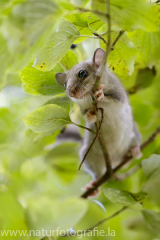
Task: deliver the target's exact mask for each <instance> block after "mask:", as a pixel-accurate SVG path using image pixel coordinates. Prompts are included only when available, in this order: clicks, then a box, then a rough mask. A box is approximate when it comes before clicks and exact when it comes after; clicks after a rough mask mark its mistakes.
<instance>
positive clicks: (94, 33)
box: [92, 32, 108, 45]
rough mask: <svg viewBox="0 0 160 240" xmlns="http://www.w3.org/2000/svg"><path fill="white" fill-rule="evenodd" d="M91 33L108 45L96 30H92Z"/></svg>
mask: <svg viewBox="0 0 160 240" xmlns="http://www.w3.org/2000/svg"><path fill="white" fill-rule="evenodd" d="M92 34H93V35H94V36H96V37H98V38H99V39H101V40H102V41H103V42H104V43H105V44H106V45H108V43H107V41H106V39H105V38H104V37H102V35H100V34H98V33H97V32H92Z"/></svg>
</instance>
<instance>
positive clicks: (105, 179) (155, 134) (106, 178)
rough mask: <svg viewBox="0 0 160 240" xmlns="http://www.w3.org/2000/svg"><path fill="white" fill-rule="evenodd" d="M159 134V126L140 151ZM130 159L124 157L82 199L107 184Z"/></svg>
mask: <svg viewBox="0 0 160 240" xmlns="http://www.w3.org/2000/svg"><path fill="white" fill-rule="evenodd" d="M159 133H160V126H159V127H158V128H157V129H156V131H155V132H154V133H153V134H152V135H151V136H150V137H149V138H148V139H147V140H146V141H145V142H144V143H143V144H142V145H141V150H143V149H144V148H145V147H146V146H148V145H149V144H150V143H151V142H153V141H154V139H155V138H156V136H157V135H158V134H159ZM131 159H132V157H129V156H127V155H126V156H124V158H123V161H122V162H121V163H120V164H119V165H118V166H117V167H115V168H114V169H113V174H112V175H110V176H109V175H108V174H107V171H106V173H105V174H104V175H103V176H102V177H101V178H99V179H98V180H97V182H95V183H94V186H93V188H90V189H88V190H87V191H86V192H85V193H83V194H82V195H81V197H82V198H87V197H88V196H89V195H90V194H92V193H93V192H94V191H95V190H96V189H97V188H98V187H99V186H101V185H102V184H103V183H105V182H107V181H108V180H109V179H111V178H112V177H113V175H114V174H115V173H116V172H117V171H118V170H119V169H121V168H122V167H123V166H124V165H125V164H126V163H127V162H129V161H130V160H131Z"/></svg>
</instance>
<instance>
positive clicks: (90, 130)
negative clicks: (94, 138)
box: [72, 122, 97, 134]
mask: <svg viewBox="0 0 160 240" xmlns="http://www.w3.org/2000/svg"><path fill="white" fill-rule="evenodd" d="M72 123H73V124H74V125H76V126H77V127H80V128H83V129H86V130H88V131H89V132H92V133H94V134H97V133H96V132H94V131H93V130H92V129H90V128H87V127H84V126H82V125H79V124H77V123H74V122H72Z"/></svg>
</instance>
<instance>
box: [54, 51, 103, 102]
mask: <svg viewBox="0 0 160 240" xmlns="http://www.w3.org/2000/svg"><path fill="white" fill-rule="evenodd" d="M104 55H105V51H104V50H103V49H101V48H97V49H96V50H95V52H94V55H93V57H92V59H90V60H86V61H84V62H81V63H79V64H77V65H75V66H74V67H73V68H71V69H70V70H69V71H67V72H66V73H57V74H56V76H55V77H56V81H57V82H58V83H59V84H60V85H62V86H65V88H66V93H67V95H68V96H69V97H70V98H72V100H74V101H77V100H83V99H84V98H85V97H87V96H89V95H90V96H91V95H92V92H93V89H94V85H95V81H96V71H97V69H98V68H99V66H100V64H101V62H102V60H103V57H104Z"/></svg>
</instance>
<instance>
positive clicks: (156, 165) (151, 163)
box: [142, 154, 160, 178]
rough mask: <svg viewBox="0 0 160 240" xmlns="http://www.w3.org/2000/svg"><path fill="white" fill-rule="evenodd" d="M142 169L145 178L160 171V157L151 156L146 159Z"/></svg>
mask: <svg viewBox="0 0 160 240" xmlns="http://www.w3.org/2000/svg"><path fill="white" fill-rule="evenodd" d="M142 169H143V171H144V173H145V175H146V177H147V178H150V177H151V175H152V174H153V173H154V172H155V171H157V170H158V169H159V170H160V155H156V154H153V155H151V156H150V157H149V158H148V159H144V160H143V161H142Z"/></svg>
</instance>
